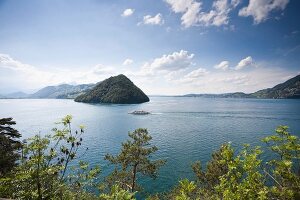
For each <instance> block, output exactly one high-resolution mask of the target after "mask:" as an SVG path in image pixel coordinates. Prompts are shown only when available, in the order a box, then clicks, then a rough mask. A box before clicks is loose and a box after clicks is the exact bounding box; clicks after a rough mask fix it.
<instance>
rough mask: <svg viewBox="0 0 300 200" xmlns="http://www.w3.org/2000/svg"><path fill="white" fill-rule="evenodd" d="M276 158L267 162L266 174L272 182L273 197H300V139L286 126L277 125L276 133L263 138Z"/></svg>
mask: <svg viewBox="0 0 300 200" xmlns="http://www.w3.org/2000/svg"><path fill="white" fill-rule="evenodd" d="M263 142H265V143H267V144H268V146H269V148H270V150H271V151H272V152H274V153H275V154H276V156H277V159H272V160H270V161H268V162H267V169H265V172H266V174H267V175H268V178H269V179H270V181H272V182H273V185H274V186H273V187H271V193H272V197H273V198H279V199H299V198H300V177H299V174H300V166H299V161H300V140H299V138H298V137H297V136H294V135H291V134H290V133H289V131H288V127H287V126H279V127H278V128H277V129H276V135H272V136H269V137H266V138H264V139H263Z"/></svg>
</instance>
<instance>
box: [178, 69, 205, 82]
mask: <svg viewBox="0 0 300 200" xmlns="http://www.w3.org/2000/svg"><path fill="white" fill-rule="evenodd" d="M208 73H209V72H208V71H207V70H206V69H204V68H198V69H195V70H193V71H191V72H190V73H188V74H186V75H184V77H183V78H181V79H180V80H179V82H183V83H189V82H193V81H195V80H198V79H199V78H201V77H203V76H205V75H207V74H208Z"/></svg>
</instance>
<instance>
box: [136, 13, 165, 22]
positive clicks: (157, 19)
mask: <svg viewBox="0 0 300 200" xmlns="http://www.w3.org/2000/svg"><path fill="white" fill-rule="evenodd" d="M141 23H142V24H148V25H163V24H164V19H163V17H162V14H160V13H158V14H156V15H155V16H151V15H146V16H144V18H143V22H141ZM141 23H139V24H141Z"/></svg>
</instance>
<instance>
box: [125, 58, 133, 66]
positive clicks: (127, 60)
mask: <svg viewBox="0 0 300 200" xmlns="http://www.w3.org/2000/svg"><path fill="white" fill-rule="evenodd" d="M132 63H133V60H131V59H130V58H127V59H126V60H124V62H123V65H124V66H127V65H131V64H132Z"/></svg>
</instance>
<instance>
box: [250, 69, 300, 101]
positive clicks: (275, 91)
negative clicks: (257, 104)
mask: <svg viewBox="0 0 300 200" xmlns="http://www.w3.org/2000/svg"><path fill="white" fill-rule="evenodd" d="M252 95H253V96H255V97H256V98H267V99H285V98H300V75H298V76H295V77H294V78H291V79H289V80H287V81H286V82H284V83H281V84H278V85H276V86H274V87H273V88H268V89H264V90H259V91H257V92H254V93H252Z"/></svg>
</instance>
